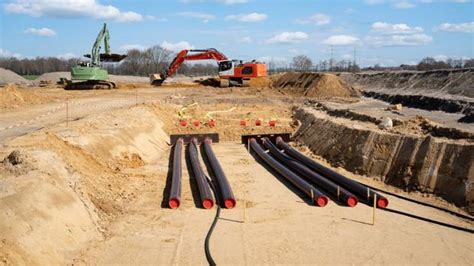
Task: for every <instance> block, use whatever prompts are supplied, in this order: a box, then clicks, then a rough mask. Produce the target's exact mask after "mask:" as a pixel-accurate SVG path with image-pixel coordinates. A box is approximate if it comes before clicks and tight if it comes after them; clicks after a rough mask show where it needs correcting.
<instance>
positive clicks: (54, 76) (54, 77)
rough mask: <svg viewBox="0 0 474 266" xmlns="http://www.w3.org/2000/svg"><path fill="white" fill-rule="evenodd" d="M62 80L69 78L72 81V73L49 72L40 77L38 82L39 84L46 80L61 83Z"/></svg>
mask: <svg viewBox="0 0 474 266" xmlns="http://www.w3.org/2000/svg"><path fill="white" fill-rule="evenodd" d="M60 78H67V79H71V73H70V72H49V73H44V74H43V75H41V76H39V77H37V78H36V81H37V82H39V81H40V80H46V81H51V82H53V83H56V82H58V81H59V79H60Z"/></svg>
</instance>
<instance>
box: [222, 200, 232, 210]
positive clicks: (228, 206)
mask: <svg viewBox="0 0 474 266" xmlns="http://www.w3.org/2000/svg"><path fill="white" fill-rule="evenodd" d="M224 205H225V207H226V208H227V209H232V208H234V207H235V200H234V199H226V200H224Z"/></svg>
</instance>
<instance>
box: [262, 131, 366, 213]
mask: <svg viewBox="0 0 474 266" xmlns="http://www.w3.org/2000/svg"><path fill="white" fill-rule="evenodd" d="M262 141H263V145H265V148H267V149H268V150H269V151H270V153H271V154H272V155H273V156H274V157H276V158H277V159H278V160H279V161H280V162H282V163H283V164H285V165H286V166H287V167H288V168H289V169H290V170H292V171H294V172H296V173H297V174H299V175H300V176H303V177H306V178H307V179H308V180H310V181H312V182H313V183H314V184H316V186H317V187H319V188H321V189H323V190H324V192H327V193H328V194H330V195H332V196H333V198H336V199H337V200H339V201H341V202H343V203H345V204H346V205H347V206H349V207H354V206H356V205H357V202H358V200H357V197H356V196H355V195H354V194H352V193H351V192H349V191H347V190H346V189H344V188H343V187H341V186H339V185H337V184H335V183H334V182H332V181H330V180H328V179H327V178H325V177H323V176H321V175H319V174H318V173H316V172H314V171H313V170H311V169H309V168H308V167H306V166H305V165H303V164H302V163H300V162H299V161H297V160H295V159H293V158H291V157H290V156H288V155H286V154H284V153H282V152H281V151H280V150H279V149H278V148H277V147H276V146H275V145H274V144H273V143H272V142H271V141H270V139H269V138H263V139H262Z"/></svg>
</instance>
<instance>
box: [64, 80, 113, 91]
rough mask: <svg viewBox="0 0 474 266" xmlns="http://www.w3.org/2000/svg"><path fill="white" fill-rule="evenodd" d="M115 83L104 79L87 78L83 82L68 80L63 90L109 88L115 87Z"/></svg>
mask: <svg viewBox="0 0 474 266" xmlns="http://www.w3.org/2000/svg"><path fill="white" fill-rule="evenodd" d="M116 87H117V85H116V84H115V82H112V81H105V80H88V81H83V82H71V81H68V83H67V84H66V86H65V87H64V89H65V90H111V89H115V88H116Z"/></svg>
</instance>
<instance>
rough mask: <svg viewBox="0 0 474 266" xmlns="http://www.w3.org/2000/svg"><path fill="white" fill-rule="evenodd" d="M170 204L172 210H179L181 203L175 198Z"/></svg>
mask: <svg viewBox="0 0 474 266" xmlns="http://www.w3.org/2000/svg"><path fill="white" fill-rule="evenodd" d="M168 203H169V205H170V208H171V209H177V208H179V203H180V202H179V200H178V199H174V198H173V199H170V200H169V202H168Z"/></svg>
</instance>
